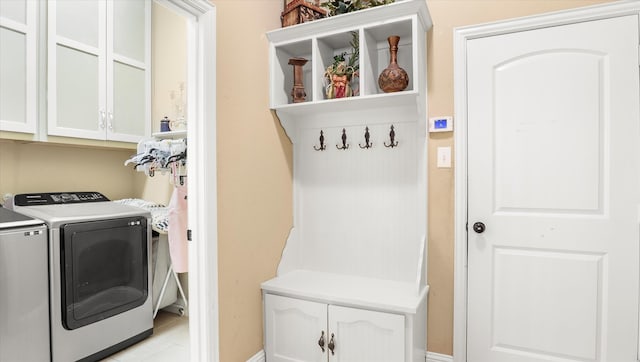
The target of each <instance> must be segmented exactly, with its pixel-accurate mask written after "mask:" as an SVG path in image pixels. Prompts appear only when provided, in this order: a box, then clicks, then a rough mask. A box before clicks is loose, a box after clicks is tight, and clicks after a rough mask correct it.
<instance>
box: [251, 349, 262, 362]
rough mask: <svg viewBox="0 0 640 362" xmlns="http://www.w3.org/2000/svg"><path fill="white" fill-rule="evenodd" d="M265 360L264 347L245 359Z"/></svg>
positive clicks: (259, 361) (257, 361)
mask: <svg viewBox="0 0 640 362" xmlns="http://www.w3.org/2000/svg"><path fill="white" fill-rule="evenodd" d="M265 361H266V356H265V354H264V349H261V350H259V351H258V353H256V354H254V355H253V356H251V357H250V358H249V359H248V360H247V362H265Z"/></svg>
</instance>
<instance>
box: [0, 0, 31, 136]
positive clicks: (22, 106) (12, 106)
mask: <svg viewBox="0 0 640 362" xmlns="http://www.w3.org/2000/svg"><path fill="white" fill-rule="evenodd" d="M37 5H38V3H37V2H36V1H29V0H15V1H0V79H2V81H1V82H0V131H9V132H21V133H31V134H34V133H35V132H36V125H37V122H36V107H37V105H36V91H37V80H36V72H37V62H36V50H37V42H36V39H37V21H38V18H37Z"/></svg>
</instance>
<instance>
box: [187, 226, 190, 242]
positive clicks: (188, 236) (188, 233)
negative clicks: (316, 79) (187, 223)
mask: <svg viewBox="0 0 640 362" xmlns="http://www.w3.org/2000/svg"><path fill="white" fill-rule="evenodd" d="M187 240H189V241H191V229H187Z"/></svg>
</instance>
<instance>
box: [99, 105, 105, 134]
mask: <svg viewBox="0 0 640 362" xmlns="http://www.w3.org/2000/svg"><path fill="white" fill-rule="evenodd" d="M105 118H106V112H105V111H104V110H102V109H101V110H100V117H99V119H98V127H100V129H104V120H105Z"/></svg>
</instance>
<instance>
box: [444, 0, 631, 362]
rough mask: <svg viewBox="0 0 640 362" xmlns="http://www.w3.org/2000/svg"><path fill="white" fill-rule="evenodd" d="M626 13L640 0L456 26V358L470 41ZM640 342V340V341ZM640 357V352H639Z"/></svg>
mask: <svg viewBox="0 0 640 362" xmlns="http://www.w3.org/2000/svg"><path fill="white" fill-rule="evenodd" d="M624 15H640V2H639V1H628V2H614V3H607V4H604V5H595V6H588V7H583V8H578V9H570V10H564V11H559V12H553V13H548V14H542V15H534V16H530V17H524V18H517V19H513V20H506V21H499V22H495V23H488V24H481V25H474V26H465V27H460V28H456V29H455V30H454V82H453V84H454V114H455V118H456V123H457V125H456V132H455V137H454V143H455V169H454V175H455V177H454V178H455V185H454V190H455V197H454V207H455V212H454V304H453V360H454V361H455V362H464V361H466V360H467V287H468V286H467V271H468V269H467V234H468V233H467V215H468V214H467V198H468V195H467V190H468V188H467V186H468V183H467V180H468V178H467V177H468V176H467V142H468V137H467V129H468V128H467V122H468V118H467V111H468V110H467V91H468V90H467V51H466V49H467V41H469V40H472V39H477V38H483V37H489V36H496V35H502V34H508V33H516V32H521V31H527V30H534V29H541V28H546V27H551V26H559V25H567V24H572V23H577V22H585V21H594V20H601V19H606V18H612V17H619V16H624ZM639 325H640V321H639ZM638 343H639V345H640V341H638ZM638 357H639V359H640V352H639V356H638Z"/></svg>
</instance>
